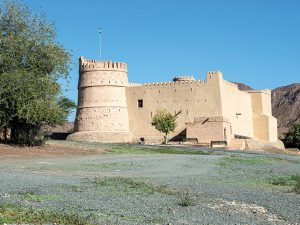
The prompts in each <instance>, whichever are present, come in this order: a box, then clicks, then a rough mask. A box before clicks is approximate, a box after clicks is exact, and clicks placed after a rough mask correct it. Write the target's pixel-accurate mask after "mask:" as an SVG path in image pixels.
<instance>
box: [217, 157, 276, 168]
mask: <svg viewBox="0 0 300 225" xmlns="http://www.w3.org/2000/svg"><path fill="white" fill-rule="evenodd" d="M271 160H272V159H269V158H266V157H242V156H236V155H231V156H230V157H224V158H222V159H221V160H220V161H219V162H218V165H219V166H221V167H230V166H233V165H235V164H244V165H260V164H267V163H270V161H271Z"/></svg>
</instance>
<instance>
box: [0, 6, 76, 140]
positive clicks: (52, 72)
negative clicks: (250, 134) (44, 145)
mask: <svg viewBox="0 0 300 225" xmlns="http://www.w3.org/2000/svg"><path fill="white" fill-rule="evenodd" d="M69 66H70V53H68V52H67V51H66V50H65V49H64V48H63V47H62V46H61V45H60V44H59V43H57V41H56V31H55V27H54V26H53V24H51V23H48V22H47V21H46V18H45V16H44V15H33V14H32V12H31V11H30V10H29V8H28V7H27V6H25V5H24V4H21V3H19V2H16V1H6V2H5V3H4V5H2V6H1V9H0V130H1V129H5V130H6V129H7V128H9V129H11V141H12V142H14V143H18V144H27V145H35V144H39V143H41V141H42V139H41V138H40V137H39V128H40V127H41V126H42V125H46V124H48V125H54V124H62V123H63V122H64V121H65V120H66V119H67V116H68V114H69V112H70V109H71V108H74V107H75V104H74V103H72V101H71V100H69V99H67V98H66V97H63V96H62V95H61V93H62V91H61V88H60V84H59V83H58V79H60V78H63V79H67V78H68V73H69Z"/></svg>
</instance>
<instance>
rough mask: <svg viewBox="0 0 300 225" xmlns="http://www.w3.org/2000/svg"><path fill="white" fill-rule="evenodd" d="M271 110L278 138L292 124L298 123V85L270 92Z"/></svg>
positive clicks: (299, 92)
mask: <svg viewBox="0 0 300 225" xmlns="http://www.w3.org/2000/svg"><path fill="white" fill-rule="evenodd" d="M272 110H273V116H274V117H276V118H277V122H278V134H279V135H280V136H281V135H282V134H283V133H285V132H287V131H288V129H289V128H290V127H291V126H292V125H293V124H294V123H296V122H300V83H295V84H290V85H287V86H283V87H279V88H276V89H274V90H272Z"/></svg>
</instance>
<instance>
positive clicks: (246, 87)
mask: <svg viewBox="0 0 300 225" xmlns="http://www.w3.org/2000/svg"><path fill="white" fill-rule="evenodd" d="M232 83H235V84H237V86H238V89H239V90H241V91H247V90H253V88H252V87H250V86H248V85H246V84H243V83H238V82H232Z"/></svg>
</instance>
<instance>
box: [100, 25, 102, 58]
mask: <svg viewBox="0 0 300 225" xmlns="http://www.w3.org/2000/svg"><path fill="white" fill-rule="evenodd" d="M99 48H100V60H101V59H102V30H101V28H99Z"/></svg>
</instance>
